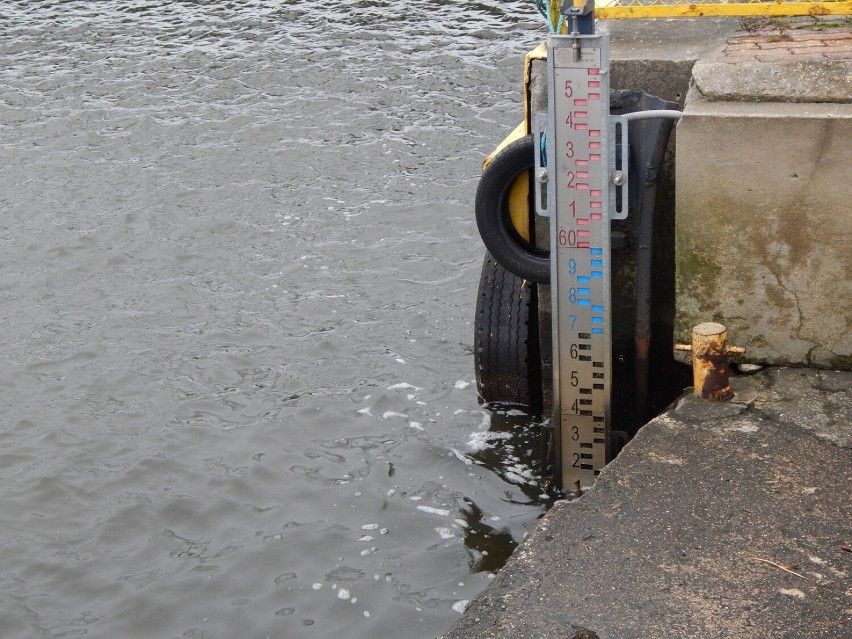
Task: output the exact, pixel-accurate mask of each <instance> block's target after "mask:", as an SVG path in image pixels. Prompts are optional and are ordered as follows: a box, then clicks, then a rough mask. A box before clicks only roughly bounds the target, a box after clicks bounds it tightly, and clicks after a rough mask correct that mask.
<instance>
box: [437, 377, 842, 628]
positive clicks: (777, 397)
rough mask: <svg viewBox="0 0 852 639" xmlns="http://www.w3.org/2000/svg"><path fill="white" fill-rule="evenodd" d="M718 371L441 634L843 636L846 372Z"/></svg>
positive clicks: (557, 514)
mask: <svg viewBox="0 0 852 639" xmlns="http://www.w3.org/2000/svg"><path fill="white" fill-rule="evenodd" d="M732 385H733V387H734V390H735V392H736V396H735V397H734V399H733V400H731V401H729V402H724V403H716V402H709V401H705V400H701V399H699V398H697V397H694V396H693V395H691V394H688V395H685V396H684V397H682V398H681V399H680V400H678V401H677V402H676V403H675V404H673V405H672V407H670V409H669V410H668V411H667V412H665V413H664V414H662V415H660V416H659V417H657V418H656V419H654V420H653V421H651V422H650V423H649V424H647V425H646V426H645V427H643V428H642V430H641V431H640V432H639V434H638V435H637V436H636V437H635V438H634V439H633V440H632V441H631V443H630V444H628V446H627V447H626V448H625V449H624V450H623V451H622V453H621V455H620V456H619V457H618V458H617V459H616V460H615V461H614V462H613V463H611V464H610V465H609V466H608V467H607V468H606V469H605V470H604V472H603V473H602V474H601V476H600V477H599V479H598V482H597V484H596V485H595V487H594V488H593V489H592V490H590V491H589V492H587V493H586V494H585V495H584V496H583V497H582V498H580V499H579V500H576V501H571V502H569V501H562V502H559V503H557V505H556V506H555V507H554V508H553V509H552V510H551V511H550V512H549V513H548V514H547V516H546V517H545V518H544V519H543V520H542V521H541V522H540V524H539V525H538V527H537V528H536V530H535V531H534V532H533V534H531V535H530V537H529V538H528V539H527V540H526V541H525V543H524V544H523V545H522V546H521V547H520V548H519V549H518V550H517V551H516V553H515V555H514V556H513V558H512V559H511V560H510V561H509V563H508V564H507V565H506V566H505V567H504V568H503V570H502V571H501V572H500V573H499V575H498V576H497V578H496V579H495V580H494V582H493V584H492V585H491V586H490V587H489V588H488V589H487V590H486V591H485V592H484V593H483V594H482V595H480V596H479V597H478V598H477V599H475V600H474V601H473V602H472V603H471V604H470V606H469V607H468V609H467V610H466V612H465V615H464V617H463V619H462V620H460V621H459V623H458V624H456V626H455V627H454V628H453V629H452V630H451V631H450V632H448V633H447V634H446V635H444V637H445V638H446V639H467V638H472V637H477V638H478V639H483V638H491V639H496V638H503V637H506V638H508V637H512V638H515V637H525V638H527V639H539V638H541V639H545V638H546V639H550V638H553V639H555V638H557V637H559V638H561V639H562V638H575V639H581V638H585V639H591V638H593V637H598V638H600V639H616V638H618V639H624V638H630V637H666V638H672V639H677V638H681V637H702V638H712V637H725V638H731V637H742V638H749V639H751V638H754V639H757V638H765V637H790V638H792V637H810V638H823V639H828V638H832V639H841V638H848V637H850V636H852V552H850V547H852V507H850V499H849V492H848V491H849V487H850V484H852V402H850V392H852V373H843V372H832V371H815V370H809V369H789V368H773V369H767V370H765V371H763V372H761V373H758V374H756V375H754V376H750V377H739V378H735V379H732Z"/></svg>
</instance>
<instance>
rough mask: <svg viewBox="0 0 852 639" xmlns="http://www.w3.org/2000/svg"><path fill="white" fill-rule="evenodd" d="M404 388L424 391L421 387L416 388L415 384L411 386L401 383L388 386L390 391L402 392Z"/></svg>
mask: <svg viewBox="0 0 852 639" xmlns="http://www.w3.org/2000/svg"><path fill="white" fill-rule="evenodd" d="M403 388H410V389H411V390H413V391H421V390H423V389H422V388H420V387H419V386H415V385H414V384H409V383H408V382H399V383H397V384H391V385H390V386H388V390H400V389H403Z"/></svg>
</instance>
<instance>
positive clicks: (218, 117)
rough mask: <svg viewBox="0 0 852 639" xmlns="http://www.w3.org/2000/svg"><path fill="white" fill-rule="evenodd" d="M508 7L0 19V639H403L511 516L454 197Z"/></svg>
mask: <svg viewBox="0 0 852 639" xmlns="http://www.w3.org/2000/svg"><path fill="white" fill-rule="evenodd" d="M543 26H544V25H543V21H542V20H541V19H540V17H539V16H538V15H537V13H536V11H535V8H534V5H533V3H532V2H531V1H520V0H517V1H510V2H489V3H476V2H468V1H467V0H444V1H437V0H434V1H428V0H403V1H395V2H391V1H389V0H388V1H382V0H371V1H368V0H362V1H354V0H348V1H345V0H344V1H342V2H336V3H319V2H308V1H307V0H296V1H290V2H281V1H278V2H276V1H273V0H265V1H254V2H221V1H218V2H201V1H198V2H164V1H163V0H148V1H143V0H136V1H131V0H123V1H115V2H35V1H31V0H27V1H20V2H10V1H9V0H6V2H4V3H3V6H2V8H0V166H2V167H3V168H2V171H0V211H2V215H0V229H2V232H0V320H2V327H3V339H2V346H0V349H1V350H0V521H2V522H3V525H2V528H0V567H2V569H0V627H2V636H3V637H4V638H6V639H10V638H18V637H20V638H29V637H34V636H49V637H59V636H77V635H86V636H89V637H110V638H114V637H134V638H144V637H157V638H162V637H179V636H185V637H193V638H200V637H205V638H212V637H221V638H233V637H249V638H253V637H267V636H268V637H348V638H358V637H430V636H435V635H437V634H439V633H440V632H442V631H443V630H445V629H446V628H447V627H449V626H450V625H451V624H452V623H453V621H454V620H455V619H456V618H457V617H458V614H459V611H460V610H461V609H462V608H463V606H464V601H465V600H468V599H470V598H472V597H473V596H474V595H475V594H476V593H477V592H479V591H480V590H481V589H482V588H483V587H485V585H486V584H487V583H488V579H489V575H490V574H491V571H493V570H495V569H496V568H497V567H499V565H500V564H501V563H502V561H503V560H504V559H505V556H506V554H507V553H508V552H510V551H511V549H512V547H513V545H514V544H515V543H516V542H517V541H519V540H520V539H521V538H522V537H523V534H524V532H525V531H526V530H527V529H528V528H529V527H530V526H532V525H533V523H534V522H535V520H536V518H537V517H538V516H539V515H540V513H541V510H542V508H541V505H540V503H539V501H538V493H539V492H540V491H539V489H538V488H537V486H536V485H535V482H534V480H533V479H532V476H533V470H531V468H530V464H531V460H532V459H534V458H535V456H536V455H535V453H534V452H531V449H532V448H534V446H533V445H532V444H531V443H530V440H531V439H533V438H531V437H529V436H528V433H529V428H527V429H526V430H525V429H524V426H526V425H527V424H528V420H527V418H525V417H524V416H522V415H513V414H506V413H491V412H489V411H485V410H483V409H482V408H481V407H480V406H479V404H478V401H477V396H476V391H475V385H474V384H473V377H474V374H473V361H472V355H471V343H472V318H473V304H474V296H475V293H476V283H477V281H478V277H479V269H480V264H481V259H482V255H483V249H482V247H481V244H480V242H479V239H478V236H477V233H476V228H475V224H474V221H473V216H472V199H473V194H474V191H475V188H476V181H477V176H478V172H479V164H480V162H481V160H482V157H483V155H484V154H486V153H487V152H489V151H490V150H491V148H492V147H493V145H494V144H495V143H496V142H498V141H499V140H500V139H501V138H502V136H503V135H504V134H505V133H506V132H507V131H508V130H509V129H510V128H511V127H512V126H514V124H516V122H517V121H518V120H519V118H520V117H521V107H520V84H521V73H522V69H521V66H522V59H521V58H522V54H523V53H524V52H525V51H526V50H527V49H529V48H531V47H532V46H534V45H535V44H537V42H538V41H539V40H540V39H542V38H543V37H544V30H543Z"/></svg>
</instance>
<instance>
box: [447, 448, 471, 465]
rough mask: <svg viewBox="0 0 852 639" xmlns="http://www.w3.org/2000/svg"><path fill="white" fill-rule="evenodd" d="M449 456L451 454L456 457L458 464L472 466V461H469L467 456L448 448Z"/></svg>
mask: <svg viewBox="0 0 852 639" xmlns="http://www.w3.org/2000/svg"><path fill="white" fill-rule="evenodd" d="M450 454H451V455H455V457H456V458H457V459H458V460H459V461H460V462H462V463H464V465H465V466H472V465H473V460H472V459H470V458H469V457H468V456H467V455H465V454H464V453H460V452H459V451H457V450H456V449H455V448H450Z"/></svg>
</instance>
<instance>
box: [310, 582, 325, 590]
mask: <svg viewBox="0 0 852 639" xmlns="http://www.w3.org/2000/svg"><path fill="white" fill-rule="evenodd" d="M311 588H313V589H314V590H319V589H320V588H322V584H320V583H316V584H314V585H312V586H311Z"/></svg>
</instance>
